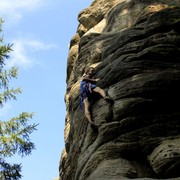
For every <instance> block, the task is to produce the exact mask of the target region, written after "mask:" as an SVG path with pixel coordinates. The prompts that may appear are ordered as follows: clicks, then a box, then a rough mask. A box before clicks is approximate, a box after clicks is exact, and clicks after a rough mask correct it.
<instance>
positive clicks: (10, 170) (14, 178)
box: [0, 20, 37, 180]
mask: <svg viewBox="0 0 180 180" xmlns="http://www.w3.org/2000/svg"><path fill="white" fill-rule="evenodd" d="M2 23H3V21H2V20H0V32H1V33H2ZM11 51H12V45H11V44H4V42H3V37H0V113H1V109H2V108H3V107H4V105H5V103H7V101H8V100H16V96H17V94H19V93H21V92H22V91H21V89H20V88H10V87H9V86H10V84H9V82H10V80H11V79H13V78H17V76H18V69H17V68H15V67H11V68H10V69H8V70H7V68H6V69H5V60H7V59H8V58H9V53H10V52H11ZM32 117H33V113H27V112H22V113H20V115H18V116H17V117H13V118H11V119H10V120H5V121H1V120H0V180H19V179H21V177H22V175H21V164H10V163H8V162H7V158H9V157H13V156H14V155H16V154H18V155H20V156H22V157H24V156H27V155H30V154H31V151H32V150H33V149H35V145H34V143H32V142H31V140H30V134H31V133H32V132H33V131H34V130H36V126H37V124H30V123H29V120H30V119H32Z"/></svg>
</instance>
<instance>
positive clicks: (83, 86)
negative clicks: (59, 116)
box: [80, 67, 112, 126]
mask: <svg viewBox="0 0 180 180" xmlns="http://www.w3.org/2000/svg"><path fill="white" fill-rule="evenodd" d="M93 75H94V68H93V67H89V68H88V69H87V70H86V71H85V74H84V75H83V76H82V80H81V82H80V95H81V104H82V103H83V104H84V110H85V116H86V118H87V120H88V121H89V123H90V124H91V125H92V126H95V124H94V122H93V120H92V116H91V113H90V105H91V104H90V100H89V98H90V95H91V93H94V92H95V93H99V94H100V95H101V96H102V97H103V98H104V99H105V100H107V101H112V99H111V98H110V97H109V96H108V95H106V92H105V91H104V90H103V89H101V88H100V87H98V86H97V85H96V82H98V81H99V78H96V79H93V78H92V76H93Z"/></svg>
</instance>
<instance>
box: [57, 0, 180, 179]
mask: <svg viewBox="0 0 180 180" xmlns="http://www.w3.org/2000/svg"><path fill="white" fill-rule="evenodd" d="M78 20H79V26H78V29H77V33H76V34H75V36H74V37H73V38H72V40H71V42H70V50H69V56H68V63H67V92H66V96H65V100H66V107H67V116H66V126H65V149H64V151H63V152H62V156H61V162H60V177H61V180H115V179H116V180H119V179H126V178H127V179H128V178H129V179H132V178H133V179H140V178H143V179H165V178H168V179H180V105H179V103H180V1H179V0H95V1H93V3H92V5H91V6H90V7H89V8H87V9H84V10H83V11H82V12H81V13H80V14H79V16H78ZM89 65H92V66H94V67H95V70H96V75H95V77H99V78H101V80H100V81H99V82H98V85H99V86H100V87H102V88H104V89H105V90H106V91H107V92H108V94H109V96H110V97H112V99H113V100H114V103H113V104H111V103H108V102H106V101H105V100H103V99H102V98H101V97H100V96H98V95H94V98H93V102H92V115H93V119H94V122H95V123H96V124H98V126H99V132H98V133H96V132H94V131H93V130H92V129H91V127H90V125H89V124H88V123H87V120H86V119H85V116H84V113H83V111H82V110H81V109H80V107H79V81H80V77H81V76H82V74H83V73H84V70H85V68H86V67H88V66H89ZM178 177H179V178H178Z"/></svg>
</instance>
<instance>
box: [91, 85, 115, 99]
mask: <svg viewBox="0 0 180 180" xmlns="http://www.w3.org/2000/svg"><path fill="white" fill-rule="evenodd" d="M93 92H97V93H99V94H100V95H101V96H102V97H103V98H104V99H105V100H106V101H109V102H113V100H112V99H111V98H110V97H109V96H108V95H106V92H105V91H104V90H103V89H101V88H100V87H95V88H94V89H93Z"/></svg>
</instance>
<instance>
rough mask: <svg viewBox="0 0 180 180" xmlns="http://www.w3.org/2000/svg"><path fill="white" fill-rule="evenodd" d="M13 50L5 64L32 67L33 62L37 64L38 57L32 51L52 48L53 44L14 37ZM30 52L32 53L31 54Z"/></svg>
mask: <svg viewBox="0 0 180 180" xmlns="http://www.w3.org/2000/svg"><path fill="white" fill-rule="evenodd" d="M12 43H13V47H12V49H13V51H12V52H11V55H10V57H11V59H10V60H8V61H7V63H6V64H7V66H8V67H10V66H18V67H21V68H24V69H27V68H30V67H32V66H33V65H34V64H39V62H38V59H36V58H34V57H33V55H34V54H33V53H34V52H40V51H45V50H50V49H54V48H56V47H57V46H56V45H55V44H51V43H50V44H48V43H44V42H41V41H38V40H34V39H16V40H13V41H12ZM31 53H32V54H31Z"/></svg>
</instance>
